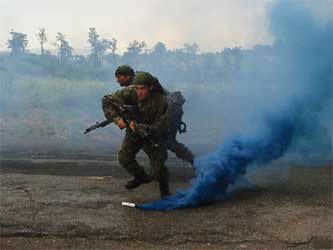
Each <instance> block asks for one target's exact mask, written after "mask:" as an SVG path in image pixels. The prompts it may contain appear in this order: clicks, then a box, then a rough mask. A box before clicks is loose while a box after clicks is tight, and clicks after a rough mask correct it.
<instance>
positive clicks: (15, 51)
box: [7, 31, 28, 56]
mask: <svg viewBox="0 0 333 250" xmlns="http://www.w3.org/2000/svg"><path fill="white" fill-rule="evenodd" d="M9 34H10V35H11V36H12V37H11V39H9V40H8V43H7V44H8V48H9V49H11V52H10V54H11V55H13V56H15V55H20V54H24V53H25V52H26V48H27V45H28V39H27V35H26V34H23V33H19V32H14V31H11V32H10V33H9Z"/></svg>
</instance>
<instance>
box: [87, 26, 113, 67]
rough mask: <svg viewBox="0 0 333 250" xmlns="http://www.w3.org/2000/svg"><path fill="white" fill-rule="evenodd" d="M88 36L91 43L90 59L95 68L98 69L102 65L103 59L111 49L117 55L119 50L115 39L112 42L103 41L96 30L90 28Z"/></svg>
mask: <svg viewBox="0 0 333 250" xmlns="http://www.w3.org/2000/svg"><path fill="white" fill-rule="evenodd" d="M88 35H89V39H88V42H89V43H90V55H89V58H90V60H91V62H92V64H93V65H94V66H96V67H98V66H100V65H101V64H102V57H103V56H104V55H105V53H106V52H107V51H108V50H109V49H110V50H111V53H112V54H113V55H115V53H116V50H117V40H116V39H115V38H112V39H111V40H108V39H101V38H100V35H99V34H98V33H97V31H96V29H95V28H89V33H88Z"/></svg>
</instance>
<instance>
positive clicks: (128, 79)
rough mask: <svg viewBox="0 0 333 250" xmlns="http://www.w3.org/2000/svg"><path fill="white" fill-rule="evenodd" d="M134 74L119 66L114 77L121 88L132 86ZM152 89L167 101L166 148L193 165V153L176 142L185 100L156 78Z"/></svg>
mask: <svg viewBox="0 0 333 250" xmlns="http://www.w3.org/2000/svg"><path fill="white" fill-rule="evenodd" d="M134 76H135V73H134V70H133V68H131V66H129V65H121V66H119V67H118V68H117V69H116V71H115V77H116V79H117V82H118V83H119V85H120V86H121V87H125V86H130V85H132V84H133V79H134ZM153 85H154V89H155V91H157V92H161V93H163V94H165V95H167V100H168V112H169V122H170V124H169V133H168V140H167V148H168V149H169V150H170V151H172V152H174V153H175V154H176V156H177V157H178V158H179V159H182V160H185V161H187V162H190V163H191V164H192V165H193V161H194V155H193V153H192V152H191V151H190V150H189V149H188V148H187V147H186V146H185V145H184V144H182V143H180V142H178V141H177V138H176V136H177V132H180V133H181V132H182V130H181V129H180V127H181V125H182V124H183V122H182V116H183V113H184V112H183V105H184V103H185V98H184V97H183V96H182V94H181V92H180V91H176V92H171V93H170V92H168V91H167V90H166V89H164V88H163V87H162V86H161V84H160V82H159V81H158V79H157V78H155V80H154V84H153Z"/></svg>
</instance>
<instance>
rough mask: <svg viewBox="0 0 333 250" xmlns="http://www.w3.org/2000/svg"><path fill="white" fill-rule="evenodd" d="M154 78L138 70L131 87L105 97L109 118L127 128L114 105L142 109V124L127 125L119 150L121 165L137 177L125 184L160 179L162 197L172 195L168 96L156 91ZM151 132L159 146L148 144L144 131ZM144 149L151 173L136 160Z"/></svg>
mask: <svg viewBox="0 0 333 250" xmlns="http://www.w3.org/2000/svg"><path fill="white" fill-rule="evenodd" d="M153 80H154V77H153V76H152V75H150V74H149V73H146V72H140V73H138V74H137V75H136V76H135V78H134V79H133V84H134V85H131V86H128V87H125V88H123V89H122V90H120V91H117V92H115V93H113V94H111V95H106V96H104V98H103V99H102V107H103V111H104V114H105V116H106V118H108V119H113V120H114V122H115V123H116V124H117V125H118V127H119V128H121V129H123V128H125V127H126V124H125V123H124V121H123V120H122V119H121V118H120V117H115V118H114V113H115V110H114V109H113V108H112V107H113V105H117V106H119V105H123V104H128V105H134V106H135V107H136V108H137V109H138V113H139V116H140V117H141V121H142V123H139V124H138V123H134V122H131V123H130V125H129V127H126V134H125V138H124V140H123V143H122V145H121V148H120V150H119V152H118V160H119V162H120V164H121V165H122V166H123V167H124V168H125V169H126V170H127V171H128V172H129V173H130V174H132V175H133V176H134V179H133V180H131V181H129V182H128V183H127V184H126V185H125V187H126V188H127V189H133V188H136V187H138V186H140V185H141V184H144V183H149V182H151V181H152V180H157V181H158V183H159V187H160V194H161V197H162V198H164V197H167V196H169V195H170V192H169V184H168V177H169V172H168V169H167V167H166V166H165V161H166V159H167V157H168V155H167V147H166V144H167V135H168V125H169V122H168V112H167V105H168V104H167V100H166V97H165V95H163V94H161V93H159V92H155V91H153ZM143 131H149V134H150V135H151V137H152V139H153V140H154V142H156V143H157V144H158V147H153V146H152V145H149V144H147V143H145V141H144V140H143V138H142V137H141V136H140V133H143ZM140 149H142V150H143V151H144V152H145V153H146V154H147V155H148V157H149V160H150V165H151V174H150V175H148V174H146V172H145V170H144V168H143V167H142V166H140V165H139V164H138V162H137V161H136V160H135V157H136V154H137V153H138V152H139V150H140Z"/></svg>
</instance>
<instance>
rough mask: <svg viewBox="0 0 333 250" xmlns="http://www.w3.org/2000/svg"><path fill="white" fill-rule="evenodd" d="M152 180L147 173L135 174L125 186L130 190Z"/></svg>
mask: <svg viewBox="0 0 333 250" xmlns="http://www.w3.org/2000/svg"><path fill="white" fill-rule="evenodd" d="M149 182H152V178H151V177H150V176H149V175H147V174H146V173H143V174H141V175H137V176H135V177H134V179H132V180H130V181H129V182H127V183H126V185H125V188H126V189H128V190H130V189H134V188H137V187H139V186H140V185H142V184H145V183H149Z"/></svg>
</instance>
